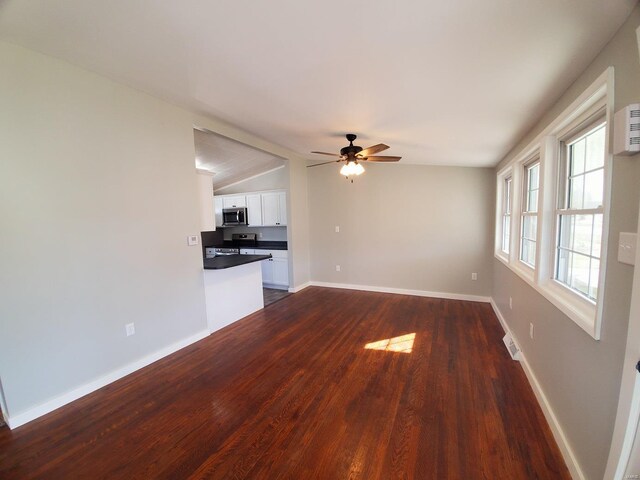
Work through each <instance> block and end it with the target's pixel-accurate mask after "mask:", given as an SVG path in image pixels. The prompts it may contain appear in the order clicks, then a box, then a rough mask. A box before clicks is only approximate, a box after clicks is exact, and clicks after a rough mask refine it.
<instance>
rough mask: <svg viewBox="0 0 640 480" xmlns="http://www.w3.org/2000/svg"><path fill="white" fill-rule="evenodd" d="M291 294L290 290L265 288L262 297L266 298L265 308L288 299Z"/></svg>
mask: <svg viewBox="0 0 640 480" xmlns="http://www.w3.org/2000/svg"><path fill="white" fill-rule="evenodd" d="M289 295H291V293H289V291H288V290H279V289H277V288H263V289H262V296H263V297H264V306H265V307H266V306H267V305H271V304H272V303H275V302H277V301H279V300H282V299H283V298H287V297H288V296H289Z"/></svg>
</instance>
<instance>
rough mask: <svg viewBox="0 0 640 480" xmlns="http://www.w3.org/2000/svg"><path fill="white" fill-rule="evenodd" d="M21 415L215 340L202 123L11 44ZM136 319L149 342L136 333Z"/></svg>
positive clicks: (14, 362)
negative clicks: (199, 173) (199, 146)
mask: <svg viewBox="0 0 640 480" xmlns="http://www.w3.org/2000/svg"><path fill="white" fill-rule="evenodd" d="M0 64H1V65H2V75H0V105H1V107H0V159H1V160H0V225H2V227H1V228H2V245H1V248H0V265H2V268H1V269H0V292H2V293H1V295H2V300H1V301H0V319H1V322H2V323H1V333H0V377H1V378H2V387H3V390H4V396H5V399H6V404H7V405H6V406H7V409H8V411H9V415H10V416H15V415H18V414H21V413H23V412H25V411H26V410H28V409H31V408H32V407H35V406H37V405H39V404H42V403H43V402H45V401H48V400H51V399H52V398H54V397H56V396H58V395H61V394H64V393H65V392H68V391H69V390H71V389H74V388H76V387H78V386H80V385H83V384H85V383H87V382H90V381H93V380H95V379H96V378H98V377H100V376H102V375H106V374H107V373H109V372H111V371H113V370H116V369H119V368H121V367H123V366H125V365H127V364H130V363H131V362H134V361H136V360H138V359H140V358H141V357H144V356H146V355H150V354H152V353H154V352H156V351H158V350H160V349H163V348H165V347H167V346H168V345H170V344H173V343H174V342H177V341H180V340H182V339H185V338H188V337H191V336H193V335H195V334H198V333H199V332H201V331H203V330H205V329H206V318H205V309H204V291H203V280H202V261H201V251H200V248H199V246H195V247H189V246H187V235H189V234H197V233H198V232H199V230H200V228H199V227H200V226H199V207H198V199H197V189H196V175H195V174H194V145H193V131H192V122H191V115H190V114H189V113H188V112H186V111H184V110H181V109H179V108H177V107H174V106H172V105H170V104H168V103H166V102H162V101H160V100H158V99H156V98H153V97H151V96H148V95H146V94H143V93H140V92H138V91H136V90H133V89H130V88H127V87H124V86H122V85H120V84H117V83H114V82H111V81H109V80H107V79H105V78H104V77H101V76H98V75H95V74H93V73H89V72H87V71H85V70H82V69H79V68H76V67H73V66H71V65H69V64H67V63H64V62H61V61H58V60H55V59H53V58H51V57H46V56H43V55H40V54H37V53H34V52H32V51H29V50H25V49H23V48H20V47H16V46H12V45H9V44H5V43H0ZM129 322H135V326H136V334H135V335H134V336H132V337H126V336H125V324H126V323H129Z"/></svg>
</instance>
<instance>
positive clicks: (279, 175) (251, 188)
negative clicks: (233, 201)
mask: <svg viewBox="0 0 640 480" xmlns="http://www.w3.org/2000/svg"><path fill="white" fill-rule="evenodd" d="M288 188H289V185H288V178H287V169H286V166H284V165H283V166H282V168H278V169H277V170H272V171H270V172H268V173H265V174H263V175H259V176H257V177H253V178H249V179H247V180H243V181H242V182H238V183H235V184H233V185H229V186H228V187H224V188H217V189H215V194H216V195H229V194H232V193H245V192H260V191H262V190H286V189H288Z"/></svg>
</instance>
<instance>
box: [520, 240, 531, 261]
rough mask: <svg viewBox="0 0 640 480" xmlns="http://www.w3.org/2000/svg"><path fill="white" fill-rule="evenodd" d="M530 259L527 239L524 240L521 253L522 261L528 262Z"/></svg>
mask: <svg viewBox="0 0 640 480" xmlns="http://www.w3.org/2000/svg"><path fill="white" fill-rule="evenodd" d="M528 259H529V241H528V240H527V239H525V238H523V239H522V246H521V251H520V260H522V261H523V262H527V261H528Z"/></svg>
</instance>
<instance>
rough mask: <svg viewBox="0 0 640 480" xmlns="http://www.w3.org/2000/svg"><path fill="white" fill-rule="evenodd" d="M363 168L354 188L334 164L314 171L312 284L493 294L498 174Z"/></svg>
mask: <svg viewBox="0 0 640 480" xmlns="http://www.w3.org/2000/svg"><path fill="white" fill-rule="evenodd" d="M396 153H402V152H396ZM365 168H366V172H365V173H364V174H363V175H362V176H361V177H360V178H357V179H356V180H355V181H354V183H350V182H348V181H347V180H346V179H345V178H344V177H342V176H340V175H339V174H338V170H339V168H338V167H337V166H336V165H326V166H324V167H317V168H313V169H309V216H310V217H311V218H312V219H313V222H312V223H311V225H310V234H311V262H310V265H311V278H312V280H313V281H319V282H331V283H341V284H353V285H360V286H375V287H387V288H396V289H407V290H420V291H425V292H440V293H444V294H456V295H477V296H489V295H490V294H491V282H492V262H491V252H492V248H493V203H494V196H495V192H494V190H495V185H494V184H495V178H494V172H493V170H492V169H488V168H460V167H433V166H424V165H405V164H402V163H399V164H394V165H384V164H366V165H365ZM336 226H339V227H340V232H339V233H336V232H335V227H336ZM336 265H340V267H341V271H340V272H337V271H336ZM472 272H476V273H477V274H478V280H476V281H473V280H471V273H472Z"/></svg>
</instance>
